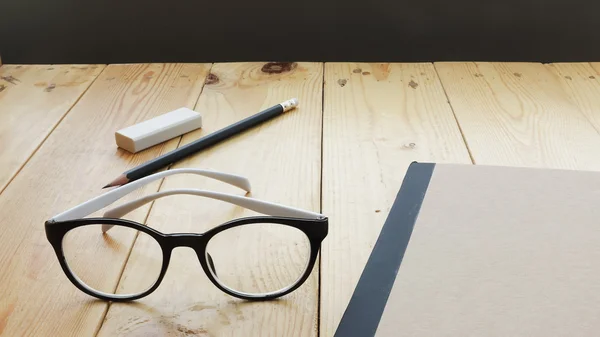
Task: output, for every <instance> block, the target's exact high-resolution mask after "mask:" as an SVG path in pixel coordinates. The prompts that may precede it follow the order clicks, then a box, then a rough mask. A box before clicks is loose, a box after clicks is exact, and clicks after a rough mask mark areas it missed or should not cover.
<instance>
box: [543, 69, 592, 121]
mask: <svg viewBox="0 0 600 337" xmlns="http://www.w3.org/2000/svg"><path fill="white" fill-rule="evenodd" d="M546 67H547V68H548V69H549V70H550V71H552V72H553V73H554V74H556V75H557V76H558V79H559V82H560V84H561V85H562V88H563V90H564V91H565V92H566V93H567V94H568V95H569V97H570V98H571V100H572V101H573V103H575V105H576V106H577V107H578V108H579V110H580V111H581V112H582V113H583V114H584V115H585V117H586V118H587V120H588V121H589V122H590V123H592V125H594V127H595V128H596V130H599V131H600V113H598V111H600V72H599V71H600V64H596V68H594V66H593V65H591V64H589V63H552V64H547V65H546Z"/></svg>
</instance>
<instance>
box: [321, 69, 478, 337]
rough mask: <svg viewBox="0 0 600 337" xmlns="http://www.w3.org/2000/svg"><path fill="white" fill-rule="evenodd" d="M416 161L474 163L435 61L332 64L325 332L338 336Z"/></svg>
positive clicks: (328, 78)
mask: <svg viewBox="0 0 600 337" xmlns="http://www.w3.org/2000/svg"><path fill="white" fill-rule="evenodd" d="M412 161H433V162H451V163H470V159H469V154H468V152H467V149H466V147H465V144H464V142H463V140H462V138H461V134H460V130H459V128H458V126H457V124H456V122H455V120H454V117H453V115H452V111H451V109H450V106H449V105H448V103H447V102H446V97H445V95H444V91H443V89H442V86H441V84H440V82H439V79H438V78H437V75H436V73H435V70H434V68H433V65H432V64H429V63H427V64H351V63H350V64H349V63H342V64H326V68H325V105H324V120H323V178H322V179H323V194H322V195H323V197H322V199H323V200H322V203H323V213H324V214H326V215H327V216H329V217H330V229H329V231H330V233H331V234H330V236H329V237H328V239H327V240H326V241H325V244H324V247H323V255H322V259H321V317H320V318H321V329H320V335H321V336H332V335H333V334H334V332H335V329H336V327H337V325H338V323H339V321H340V319H341V317H342V315H343V313H344V310H345V308H346V305H347V303H348V301H349V300H350V297H351V296H352V292H353V290H354V287H355V286H356V283H357V282H358V279H359V277H360V274H361V272H362V269H363V268H364V265H365V263H366V261H367V259H368V257H369V254H370V252H371V249H372V248H373V245H374V243H375V241H376V239H377V236H378V235H379V232H380V230H381V226H382V225H383V223H384V221H385V219H386V216H387V214H388V212H389V210H390V207H391V205H392V203H393V201H394V198H395V196H396V194H397V193H398V189H399V188H400V185H401V182H402V179H403V178H404V174H405V172H406V169H407V167H408V164H409V163H410V162H412Z"/></svg>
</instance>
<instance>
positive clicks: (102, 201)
mask: <svg viewBox="0 0 600 337" xmlns="http://www.w3.org/2000/svg"><path fill="white" fill-rule="evenodd" d="M183 173H189V174H197V175H201V176H205V177H209V178H212V179H216V180H219V181H222V182H224V183H228V184H230V185H233V186H236V187H239V188H241V189H243V190H245V191H246V192H250V189H251V188H250V181H249V180H248V179H246V178H244V177H242V176H238V175H234V174H228V173H222V172H217V171H211V170H202V169H194V168H180V169H173V170H167V171H162V172H158V173H155V174H152V175H149V176H147V177H144V178H141V179H138V180H136V181H133V182H131V183H129V184H127V185H123V186H121V187H118V188H116V189H114V190H112V191H110V192H107V193H104V194H102V195H100V196H97V197H96V198H93V199H91V200H88V201H86V202H84V203H82V204H80V205H78V206H75V207H73V208H71V209H69V210H67V211H65V212H63V213H60V214H58V215H56V216H54V217H53V218H52V220H55V221H66V220H73V219H78V218H83V217H85V216H88V215H90V214H92V213H94V212H96V211H98V210H100V209H102V208H104V207H106V206H108V205H110V204H112V203H113V202H115V201H117V200H119V199H121V198H123V197H124V196H126V195H127V194H129V193H131V192H133V191H135V190H137V189H138V188H140V187H142V186H144V185H147V184H149V183H150V182H153V181H155V180H158V179H161V178H164V177H167V176H171V175H175V174H183Z"/></svg>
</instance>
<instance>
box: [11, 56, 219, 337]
mask: <svg viewBox="0 0 600 337" xmlns="http://www.w3.org/2000/svg"><path fill="white" fill-rule="evenodd" d="M209 68H210V65H203V64H185V65H182V64H150V65H111V66H108V67H107V68H106V69H105V70H104V71H103V72H102V74H101V75H100V76H99V77H98V79H97V80H96V81H95V82H94V84H93V85H92V86H91V87H90V88H89V90H88V92H87V93H86V94H85V95H84V96H83V97H82V98H81V99H80V101H79V102H78V103H77V104H76V105H75V106H74V107H73V109H72V110H71V112H70V113H69V114H68V115H67V116H66V117H65V118H64V119H63V120H62V122H61V123H60V124H59V125H58V126H57V127H56V129H55V130H54V132H52V133H51V134H50V136H49V137H48V138H47V139H46V141H45V142H44V144H42V146H41V147H40V149H39V150H38V151H37V153H36V154H35V155H34V156H33V157H32V158H31V160H30V161H29V163H28V164H27V165H26V166H25V167H24V168H23V169H22V170H21V172H20V173H19V174H18V175H17V176H16V177H15V179H14V180H13V181H12V183H11V184H9V185H8V187H7V188H6V189H5V191H4V193H2V194H1V195H0V209H2V212H1V215H0V233H2V235H1V237H0V238H1V239H0V240H1V245H2V249H1V250H0V269H1V270H2V271H3V272H2V273H1V274H0V323H1V324H0V335H2V336H22V335H34V336H64V335H72V336H90V335H93V334H94V333H95V332H96V331H97V330H98V329H99V326H100V324H101V322H102V319H103V317H104V313H105V311H106V309H107V303H106V302H102V301H96V300H94V299H92V298H91V297H89V296H87V295H85V294H83V293H82V292H81V291H79V290H78V289H77V288H75V287H74V286H73V285H72V284H71V283H70V282H69V280H68V279H67V278H66V276H65V275H64V274H63V271H62V270H61V269H60V267H59V264H58V261H57V258H56V256H55V254H54V252H53V250H52V248H51V246H50V244H49V243H48V242H47V239H46V237H45V233H44V221H45V220H47V219H49V218H50V217H51V216H53V215H55V214H57V213H59V212H62V211H64V210H65V209H67V208H69V207H72V206H75V205H76V204H78V203H80V202H83V201H86V200H88V199H89V198H91V197H94V196H96V195H99V194H101V193H102V191H101V187H102V185H103V184H104V183H106V182H107V181H109V180H110V179H112V178H113V177H114V176H117V175H118V174H120V173H121V172H123V171H124V170H126V169H127V168H131V167H132V166H134V165H136V164H138V163H140V162H142V161H146V160H148V159H150V158H152V157H155V156H157V155H159V154H160V153H162V152H165V151H167V150H172V149H173V148H175V146H176V145H177V143H178V139H174V140H172V141H169V142H166V143H164V144H161V145H157V146H155V147H153V148H150V149H148V150H146V151H143V152H140V153H138V154H136V155H130V154H127V153H125V152H124V151H122V150H118V149H117V148H116V146H115V141H114V132H115V130H118V129H119V128H122V127H125V126H127V125H131V124H133V123H135V122H139V121H142V120H145V119H148V118H151V117H153V116H155V115H158V114H161V113H164V112H166V111H169V110H172V109H175V108H179V107H181V106H187V107H193V105H194V103H195V101H196V99H197V97H198V95H199V94H200V92H201V90H202V86H203V83H204V80H205V77H206V75H207V73H208V70H209ZM157 188H158V182H156V183H153V184H150V185H149V186H147V187H146V188H143V189H141V190H140V191H139V192H138V193H135V194H136V195H137V196H139V194H140V193H144V192H146V193H148V192H149V191H155V190H157ZM148 209H149V207H143V208H142V209H140V210H139V211H137V212H134V213H133V214H132V215H131V216H130V217H131V218H133V219H136V220H138V221H143V220H144V219H145V216H146V214H147V212H148ZM91 248H92V247H91ZM89 268H95V265H94V264H90V265H89ZM113 277H115V278H118V277H119V273H117V274H116V275H113Z"/></svg>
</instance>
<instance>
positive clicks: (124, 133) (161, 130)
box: [115, 108, 202, 153]
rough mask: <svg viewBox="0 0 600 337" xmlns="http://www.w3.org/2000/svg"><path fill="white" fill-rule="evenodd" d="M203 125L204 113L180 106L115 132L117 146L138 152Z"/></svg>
mask: <svg viewBox="0 0 600 337" xmlns="http://www.w3.org/2000/svg"><path fill="white" fill-rule="evenodd" d="M201 127H202V115H200V114H199V113H198V112H196V111H194V110H191V109H188V108H179V109H177V110H173V111H171V112H167V113H166V114H163V115H160V116H158V117H154V118H152V119H149V120H147V121H143V122H141V123H138V124H135V125H132V126H129V127H126V128H124V129H121V130H119V131H117V132H115V140H116V141H117V146H118V147H120V148H122V149H125V150H127V151H129V152H131V153H136V152H139V151H142V150H144V149H147V148H149V147H151V146H154V145H156V144H160V143H162V142H165V141H167V140H169V139H173V138H175V137H178V136H181V135H183V134H184V133H187V132H190V131H192V130H196V129H198V128H201Z"/></svg>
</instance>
